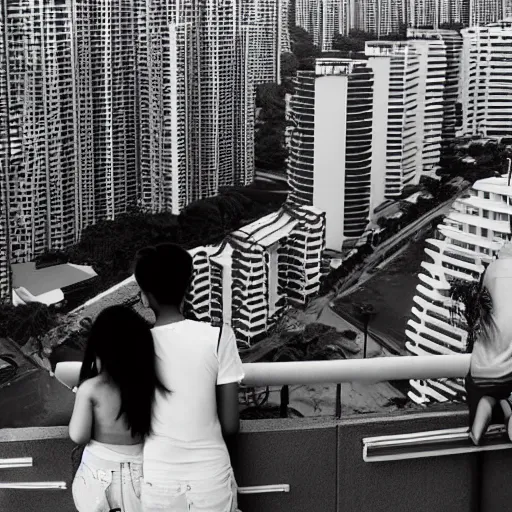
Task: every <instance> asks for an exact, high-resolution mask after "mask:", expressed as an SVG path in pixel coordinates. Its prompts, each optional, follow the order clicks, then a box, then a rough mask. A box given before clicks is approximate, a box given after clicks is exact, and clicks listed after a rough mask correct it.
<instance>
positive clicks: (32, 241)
mask: <svg viewBox="0 0 512 512" xmlns="http://www.w3.org/2000/svg"><path fill="white" fill-rule="evenodd" d="M2 16H4V18H3V19H2V20H1V21H2V23H1V27H0V31H1V32H2V55H1V57H0V58H1V59H2V70H1V74H2V75H1V76H2V78H1V82H2V89H3V90H2V95H1V99H0V101H1V102H2V106H1V111H2V112H1V114H0V115H1V118H2V119H1V122H2V129H1V136H2V140H1V141H0V147H1V150H2V174H3V183H2V216H3V219H2V220H3V221H5V223H4V222H2V227H1V228H0V229H1V232H2V233H1V236H2V238H3V239H4V240H5V242H6V244H7V240H8V241H9V245H10V251H11V254H10V255H4V256H5V257H6V258H7V259H9V257H11V259H12V262H13V263H14V262H18V263H19V262H25V261H30V260H31V259H32V258H33V257H34V256H35V255H37V254H39V253H41V252H42V251H43V250H44V249H47V248H52V249H62V248H64V247H66V246H69V245H70V244H72V243H73V242H75V241H76V240H77V237H78V229H79V226H80V225H81V223H82V221H83V219H82V213H81V210H80V208H79V207H78V206H77V205H78V203H79V201H80V198H81V192H82V189H81V188H80V175H79V173H78V172H77V168H76V165H77V156H78V155H77V153H76V151H75V108H74V107H75V105H74V97H75V96H74V93H75V91H74V82H73V62H74V53H73V52H74V50H73V49H74V34H73V24H72V6H71V2H69V1H67V0H51V1H48V2H44V3H42V2H31V3H26V2H24V1H21V0H16V1H12V2H8V3H4V6H3V12H2ZM2 251H4V252H5V253H7V252H8V251H9V247H8V245H5V246H4V245H3V244H2ZM4 265H5V263H2V264H0V266H4ZM0 274H1V275H2V276H3V275H5V269H4V270H2V271H0ZM0 279H2V277H0ZM1 288H2V290H5V289H6V288H5V286H3V285H2V286H1Z"/></svg>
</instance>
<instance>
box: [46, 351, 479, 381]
mask: <svg viewBox="0 0 512 512" xmlns="http://www.w3.org/2000/svg"><path fill="white" fill-rule="evenodd" d="M470 357H471V355H470V354H455V355H447V356H393V357H377V358H371V359H342V360H335V361H297V362H295V361H293V362H285V363H245V364H244V365H243V367H244V373H245V377H244V379H243V381H242V384H243V385H244V386H247V387H260V386H291V385H307V384H332V383H336V384H337V383H343V382H384V381H389V380H409V379H442V378H457V377H465V376H466V375H467V374H468V371H469V361H470ZM81 364H82V363H80V362H75V361H73V362H63V363H58V364H57V367H56V369H55V376H56V377H57V379H59V380H60V381H61V382H62V383H63V384H64V385H66V386H68V387H70V388H73V387H74V386H76V384H77V383H78V375H79V373H80V366H81Z"/></svg>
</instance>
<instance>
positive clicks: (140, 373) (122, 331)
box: [80, 306, 169, 437]
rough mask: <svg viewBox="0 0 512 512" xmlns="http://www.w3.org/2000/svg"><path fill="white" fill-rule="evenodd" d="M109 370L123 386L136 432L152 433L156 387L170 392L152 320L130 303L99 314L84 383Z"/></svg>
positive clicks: (124, 411) (123, 411)
mask: <svg viewBox="0 0 512 512" xmlns="http://www.w3.org/2000/svg"><path fill="white" fill-rule="evenodd" d="M96 358H98V359H99V360H100V363H101V367H100V372H101V373H103V372H104V373H106V374H107V375H108V376H109V377H110V378H111V379H112V381H113V382H114V383H115V384H116V385H117V386H118V387H119V390H120V392H121V408H120V410H119V414H118V415H117V419H119V418H120V417H121V416H122V415H123V414H124V415H125V418H126V423H127V426H128V428H129V429H130V430H131V433H132V436H133V437H136V436H142V437H146V436H147V435H149V434H150V433H151V411H152V407H153V401H154V398H155V391H156V390H157V389H159V390H161V391H166V392H169V390H168V389H167V388H166V387H165V386H164V385H163V384H162V383H161V382H160V380H159V378H158V377H157V374H156V360H155V346H154V343H153V336H152V334H151V329H150V326H149V324H148V323H147V322H146V321H145V320H144V319H143V318H142V317H141V316H139V315H138V314H137V313H136V312H135V311H133V310H132V309H130V308H129V307H127V306H111V307H108V308H106V309H104V310H103V311H102V312H101V313H100V314H99V315H98V317H97V318H96V320H95V321H94V323H93V324H92V326H91V329H90V331H89V338H88V340H87V346H86V349H85V354H84V360H83V363H82V369H81V370H80V384H81V383H82V382H83V381H84V380H87V379H90V378H91V377H95V376H96V375H98V373H99V372H98V368H97V366H96Z"/></svg>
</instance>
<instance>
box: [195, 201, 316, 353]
mask: <svg viewBox="0 0 512 512" xmlns="http://www.w3.org/2000/svg"><path fill="white" fill-rule="evenodd" d="M324 247H325V215H324V214H323V213H322V212H320V211H319V210H317V209H316V208H312V207H308V206H302V207H298V208H295V207H289V206H286V205H285V206H284V207H283V208H282V209H281V210H280V211H278V212H276V213H272V214H270V215H267V216H266V217H263V218H261V219H259V220H258V221H256V222H254V223H253V224H250V225H248V226H245V227H243V228H241V229H240V230H238V231H235V232H234V233H232V234H231V235H229V236H228V237H226V239H225V240H224V241H223V242H222V243H221V244H220V245H217V246H207V247H198V248H196V249H193V250H192V251H191V254H192V256H193V259H194V275H193V280H192V285H191V288H190V290H189V293H188V297H187V299H186V305H185V311H186V312H187V315H190V316H192V317H194V318H197V319H198V320H202V321H207V322H211V323H213V324H220V323H221V322H224V323H228V324H230V325H231V326H232V327H233V329H234V330H235V333H236V335H237V340H238V342H239V343H241V344H245V345H250V344H251V343H252V342H254V341H257V340H258V339H259V338H261V337H262V336H264V335H265V333H266V332H267V330H268V329H269V328H270V327H271V326H272V325H273V324H274V323H275V322H276V320H278V319H279V318H280V316H281V315H282V313H283V312H284V311H285V309H286V308H287V307H288V306H290V305H298V306H304V305H305V304H307V302H308V301H309V300H310V299H311V298H313V297H314V296H315V295H316V294H317V293H318V291H319V287H320V277H321V268H322V254H323V250H324Z"/></svg>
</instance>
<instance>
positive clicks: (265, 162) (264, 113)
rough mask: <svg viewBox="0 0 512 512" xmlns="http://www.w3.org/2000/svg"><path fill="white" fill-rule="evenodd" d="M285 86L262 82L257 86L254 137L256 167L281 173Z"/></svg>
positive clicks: (284, 167)
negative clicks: (256, 115) (256, 119)
mask: <svg viewBox="0 0 512 512" xmlns="http://www.w3.org/2000/svg"><path fill="white" fill-rule="evenodd" d="M285 95H286V89H285V87H284V85H277V84H262V85H260V86H259V87H258V88H257V92H256V105H257V108H258V121H257V124H256V130H255V136H254V156H255V163H256V167H257V168H260V169H265V170H270V171H281V172H283V173H284V172H285V169H286V158H287V156H288V151H287V150H286V147H285V129H286V124H287V123H286V106H285Z"/></svg>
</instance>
